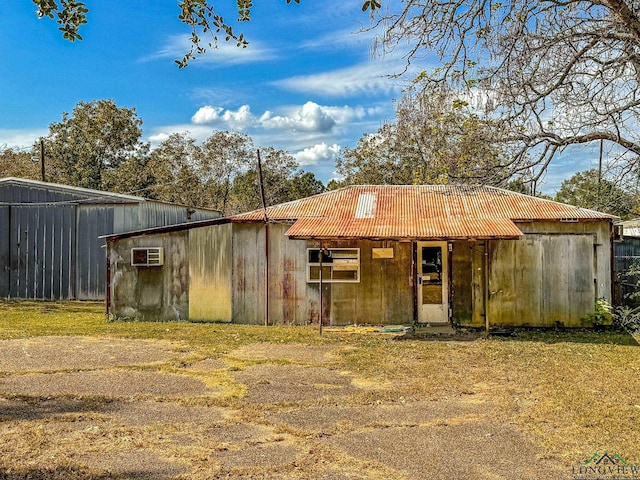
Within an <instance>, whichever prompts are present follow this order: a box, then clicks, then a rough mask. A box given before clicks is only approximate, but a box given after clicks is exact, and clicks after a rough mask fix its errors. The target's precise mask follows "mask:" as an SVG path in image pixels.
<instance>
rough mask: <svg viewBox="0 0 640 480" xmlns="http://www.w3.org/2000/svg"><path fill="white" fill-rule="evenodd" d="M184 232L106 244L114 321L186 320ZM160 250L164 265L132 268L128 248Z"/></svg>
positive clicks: (186, 245) (187, 283)
mask: <svg viewBox="0 0 640 480" xmlns="http://www.w3.org/2000/svg"><path fill="white" fill-rule="evenodd" d="M188 243H189V235H188V232H187V231H181V232H174V233H166V234H162V235H149V236H142V237H132V238H127V239H121V240H119V241H118V242H112V243H110V245H109V260H110V265H111V287H110V288H111V292H110V297H111V303H110V313H111V315H113V317H114V318H116V319H123V320H144V321H177V320H187V319H188V318H189V295H188V292H189V254H188V251H189V246H188ZM133 247H162V248H163V249H164V265H163V266H160V267H134V266H132V265H131V248H133Z"/></svg>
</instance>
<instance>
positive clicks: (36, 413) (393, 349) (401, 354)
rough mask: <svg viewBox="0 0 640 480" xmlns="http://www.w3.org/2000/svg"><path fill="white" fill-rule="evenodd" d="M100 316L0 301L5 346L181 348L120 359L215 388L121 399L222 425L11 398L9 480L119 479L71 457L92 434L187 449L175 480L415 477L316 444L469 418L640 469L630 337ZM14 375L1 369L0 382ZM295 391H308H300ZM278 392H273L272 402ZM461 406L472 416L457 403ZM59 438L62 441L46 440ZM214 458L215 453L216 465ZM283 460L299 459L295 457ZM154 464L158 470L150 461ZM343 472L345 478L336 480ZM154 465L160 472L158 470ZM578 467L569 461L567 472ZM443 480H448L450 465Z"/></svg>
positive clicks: (544, 454)
mask: <svg viewBox="0 0 640 480" xmlns="http://www.w3.org/2000/svg"><path fill="white" fill-rule="evenodd" d="M102 309H103V305H102V304H97V303H43V302H42V303H41V302H22V303H18V302H0V339H3V340H11V339H29V338H33V337H40V336H80V337H89V338H101V339H104V338H119V339H139V340H147V341H150V342H154V341H162V342H165V343H166V342H170V343H171V345H172V352H173V353H172V355H171V358H168V359H167V360H166V361H159V362H155V363H151V364H139V365H130V366H128V367H119V368H120V369H122V368H125V369H129V370H144V371H150V372H153V371H155V372H158V373H169V374H172V375H176V376H184V375H186V376H189V377H191V378H194V379H198V380H199V381H202V382H203V384H204V385H206V386H207V387H210V388H211V389H212V392H213V391H214V390H215V389H217V390H216V393H211V394H210V395H209V396H207V395H202V394H198V395H192V396H189V395H186V394H185V395H184V396H182V397H181V398H174V397H170V398H169V397H162V396H161V395H160V396H157V397H153V396H148V395H147V396H141V397H140V398H132V399H127V400H126V401H127V402H138V403H140V402H142V404H145V405H147V404H149V402H159V403H158V404H166V405H167V407H166V408H167V409H170V408H174V407H171V405H173V406H175V408H193V409H198V408H215V409H219V412H220V415H221V417H222V418H224V419H225V420H224V422H226V423H224V422H223V423H221V424H220V425H217V424H211V425H208V426H206V427H205V426H202V427H199V426H197V425H190V426H183V425H182V424H181V423H180V422H173V423H172V422H168V424H167V425H165V426H163V427H162V428H160V427H159V426H156V425H155V424H153V423H151V424H149V425H144V426H140V427H136V426H127V425H121V424H117V425H115V426H110V424H108V423H105V422H106V420H105V419H106V418H108V414H107V413H105V412H108V406H109V405H110V404H117V403H118V402H122V401H123V400H122V399H117V398H97V397H96V398H95V399H93V400H92V399H91V398H84V399H83V398H79V399H73V398H61V399H47V398H46V396H42V397H37V396H36V397H26V396H23V397H15V398H12V397H11V396H10V395H6V394H5V399H8V400H6V401H12V402H14V403H15V402H17V403H15V405H14V403H11V404H10V405H9V406H6V407H4V410H2V408H3V407H2V405H1V404H0V417H3V412H4V417H3V420H4V421H5V422H4V427H3V428H4V430H3V431H2V432H0V433H1V434H2V435H4V438H6V439H7V441H4V442H3V443H1V444H0V454H1V455H2V461H1V462H0V477H2V474H3V473H5V474H6V472H8V471H13V472H14V473H15V475H14V476H8V477H7V478H29V477H28V475H29V474H33V473H34V472H35V473H43V474H44V473H46V474H47V475H49V476H50V477H51V478H103V476H104V478H120V477H119V476H118V475H119V474H118V473H117V472H118V470H117V469H116V470H115V472H116V473H113V476H110V475H111V473H109V471H110V470H109V468H107V467H105V466H104V465H102V464H97V466H95V468H93V469H91V468H92V467H91V464H88V465H89V467H87V466H86V465H87V464H85V463H82V462H80V463H78V462H79V461H78V462H75V463H74V461H71V460H69V459H68V458H67V456H65V452H68V451H76V450H77V452H76V453H77V454H78V455H80V453H81V452H84V451H85V445H87V442H89V441H90V442H95V448H94V450H96V449H97V450H96V451H99V450H100V449H102V451H109V452H115V453H114V455H116V454H118V455H120V453H118V452H120V451H121V450H122V451H123V452H124V451H125V449H126V448H129V447H128V444H129V442H132V441H133V440H131V439H135V445H136V446H137V447H138V448H140V449H147V450H148V451H149V452H150V453H148V455H152V454H153V455H158V458H163V459H165V461H166V462H169V463H167V465H170V461H174V460H175V459H176V458H177V457H179V458H180V466H181V468H187V469H188V471H189V473H187V474H183V476H182V477H181V476H180V475H182V474H175V472H174V473H172V474H171V475H169V476H168V477H166V478H227V477H225V476H224V475H227V474H229V475H231V476H232V477H234V478H308V474H309V472H311V471H314V472H315V471H320V472H324V474H326V475H327V476H329V477H330V478H365V477H360V476H357V475H358V473H357V472H359V471H360V472H362V471H364V470H362V469H363V468H365V467H366V470H367V472H368V473H367V477H366V478H412V477H413V478H416V477H415V475H412V474H408V473H406V472H404V473H402V475H401V474H400V473H398V471H396V472H395V474H394V471H393V470H390V467H389V466H388V465H386V464H384V462H382V463H381V462H372V461H371V459H367V457H366V456H363V457H358V456H355V454H353V452H351V451H350V452H349V453H348V454H347V453H345V452H343V451H342V450H340V449H337V450H336V446H335V445H333V446H331V448H329V445H327V444H326V443H322V442H324V441H325V437H331V436H332V435H333V436H336V438H338V437H341V436H345V437H344V438H347V437H346V436H347V435H352V436H353V438H354V439H357V438H367V439H368V438H369V437H370V436H373V435H375V434H377V432H378V431H380V432H382V431H386V435H392V434H393V433H394V432H395V430H390V429H391V428H392V427H393V428H395V429H399V428H406V429H407V432H409V431H410V429H411V428H413V429H414V431H415V430H416V429H418V428H420V429H425V431H430V430H428V429H446V428H449V429H450V430H451V431H454V429H455V428H462V427H461V426H460V425H466V424H467V423H470V424H473V422H479V423H478V425H479V426H483V425H485V426H486V425H498V426H500V428H503V429H515V430H514V431H517V432H522V434H523V435H524V438H527V439H530V440H531V442H532V445H534V446H535V449H536V452H537V454H536V455H537V457H538V458H542V459H549V460H550V461H552V462H555V464H557V465H560V466H561V468H565V467H567V468H568V467H569V466H570V465H571V464H573V463H577V462H578V461H583V460H585V459H586V458H588V457H589V456H590V455H591V454H592V453H594V452H599V453H604V452H609V453H618V454H620V455H621V456H622V457H623V458H625V459H626V460H627V461H630V462H633V463H640V435H639V434H638V427H637V425H639V424H640V348H639V347H638V343H637V342H636V340H635V339H634V338H633V337H631V336H630V335H627V334H624V333H621V332H615V331H609V332H592V331H568V332H554V331H522V332H518V334H517V336H516V337H511V338H483V337H481V336H477V337H465V338H463V339H462V340H458V339H456V338H445V337H442V338H426V339H417V338H411V337H408V338H403V339H400V338H399V337H394V336H388V335H382V334H376V333H364V334H353V333H349V334H341V333H339V332H331V333H326V334H325V335H324V336H320V335H319V332H318V329H317V327H289V326H271V327H264V326H242V325H223V324H191V323H118V322H112V323H109V322H107V321H106V320H105V315H104V312H103V310H102ZM325 349H326V352H325ZM306 350H308V355H306V354H305V351H306ZM202 362H205V363H202ZM206 362H212V363H211V365H212V366H211V367H210V368H209V369H207V368H204V367H202V366H201V365H206ZM216 362H217V363H216ZM199 365H200V366H199ZM320 366H321V367H322V368H320ZM270 368H272V369H273V374H271V373H270V372H269V369H270ZM1 369H2V366H1V364H0V370H1ZM314 375H316V376H317V379H316V378H314ZM10 377H11V374H9V373H7V372H1V371H0V380H3V379H5V378H10ZM345 378H346V379H349V382H350V384H349V385H346V384H345V385H344V386H343V383H344V382H343V381H342V380H341V379H345ZM247 379H249V380H247ZM252 379H253V380H252ZM334 380H335V381H334ZM251 381H255V382H256V383H255V384H251V383H250V382H251ZM276 382H279V383H276ZM349 382H347V383H349ZM296 389H298V390H296ZM250 391H253V392H264V395H265V398H264V399H263V398H260V396H259V395H258V396H257V397H256V395H255V394H254V396H253V397H251V396H250V395H248V392H250ZM296 391H300V392H304V393H305V395H306V396H304V395H300V398H299V399H298V400H291V399H292V398H293V399H295V398H296V396H295V392H296ZM269 395H273V396H274V398H276V400H275V401H269V397H268V396H269ZM247 398H253V399H252V400H250V401H247V400H246V399H247ZM277 398H282V399H283V400H282V401H278V400H277ZM0 400H2V396H0ZM21 401H25V402H26V403H25V405H26V406H25V408H26V409H27V410H28V414H27V413H25V412H22V413H19V412H17V410H16V409H19V408H20V405H21V404H20V402H21ZM54 401H58V402H62V403H61V404H64V405H67V404H71V403H73V402H76V403H77V402H80V403H77V406H76V407H73V408H70V407H68V406H66V407H64V408H62V407H60V411H58V410H55V411H54V413H53V414H51V413H50V412H49V410H46V411H44V413H43V410H42V409H43V408H44V407H43V405H48V404H47V402H49V403H50V402H54ZM64 402H67V403H64ZM69 402H71V403H69ZM92 402H93V403H92ZM114 402H115V403H114ZM145 402H146V403H145ZM76 403H73V405H76ZM94 404H95V405H94ZM425 404H426V405H432V406H433V409H432V410H433V411H434V412H440V411H441V410H442V414H440V413H438V414H437V415H436V416H435V417H434V418H431V419H425V420H422V421H421V420H419V418H418V420H415V421H411V422H409V421H408V420H407V419H406V418H405V417H398V418H395V417H390V418H389V419H385V420H384V422H382V421H381V420H379V419H378V420H376V419H370V420H366V418H365V417H364V416H363V417H362V419H360V420H358V417H357V415H358V413H357V412H359V411H362V412H367V415H371V412H372V409H374V408H376V407H380V408H382V407H384V408H386V409H388V411H389V412H391V411H394V410H393V409H395V408H404V407H405V406H410V405H418V406H420V405H425ZM27 407H28V408H27ZM436 407H437V409H441V410H437V409H436ZM463 407H464V408H467V407H468V408H469V409H470V410H469V411H468V412H463V411H462V410H464V408H463ZM47 408H51V407H50V406H49V407H47ZM337 408H339V409H352V410H349V412H351V413H349V415H356V416H355V417H349V418H350V420H349V421H347V420H345V419H344V418H343V419H340V417H339V416H336V415H338V413H339V411H338V410H336V409H337ZM447 409H449V410H450V411H449V410H447ZM461 409H462V410H461ZM427 410H429V409H427ZM194 411H196V410H194ZM216 411H218V410H216ZM318 411H323V412H326V413H325V414H326V415H327V418H328V417H330V416H331V415H334V416H336V422H337V423H334V424H332V425H329V424H327V425H323V424H322V423H319V424H318V425H319V426H318V425H316V426H313V427H305V428H303V427H302V426H297V425H296V424H295V422H294V423H287V422H286V421H284V420H279V421H277V422H276V421H274V420H273V418H276V417H278V416H280V417H278V418H289V417H291V418H294V417H295V418H298V417H297V416H296V415H299V417H300V418H303V419H304V418H313V417H314V416H315V415H316V412H318ZM385 411H387V410H385ZM47 412H48V413H47ZM336 412H338V413H336ZM354 412H355V413H354ZM438 415H439V416H438ZM456 419H458V420H456ZM459 419H465V421H464V422H462V423H461V421H459ZM101 422H102V423H101ZM367 422H369V423H367ZM482 422H485V423H482ZM218 426H219V427H220V429H219V430H216V428H218ZM234 428H235V429H236V430H233V429H234ZM242 428H246V429H248V430H247V431H248V432H253V433H251V434H246V435H245V433H243V432H244V431H240V430H238V429H242ZM465 428H466V427H465ZM469 428H471V427H469ZM478 428H480V427H478ZM483 428H485V427H483ZM486 428H488V427H486ZM212 432H214V433H215V435H214V433H212ZM216 432H218V433H216ZM222 432H225V433H224V435H231V432H237V433H235V434H234V435H237V438H236V437H233V438H231V437H229V438H227V437H225V436H224V435H223V433H222ZM255 432H263V433H264V432H266V433H264V435H265V438H264V439H262V440H255V438H256V437H255V435H256V433H255ZM325 432H329V434H325ZM216 435H218V436H216ZM443 435H446V433H443ZM56 437H59V438H60V439H62V440H64V441H62V442H56V441H53V439H55V438H56ZM348 438H351V437H348ZM372 438H375V437H372ZM248 439H249V440H248ZM336 442H337V444H338V443H340V442H339V441H338V440H336ZM456 442H457V443H456V444H458V445H459V446H460V447H459V448H460V452H448V453H459V454H460V455H467V456H470V461H472V460H473V458H474V455H481V454H482V452H469V451H468V449H467V448H466V447H465V445H466V443H465V442H466V438H459V439H457V440H456ZM343 443H345V444H346V443H349V442H347V441H344V442H343ZM92 445H93V443H92ZM354 448H355V447H354ZM363 448H365V449H366V445H365V447H363ZM389 448H393V447H392V446H390V447H389ZM271 449H273V452H275V453H273V454H274V455H277V452H280V451H282V452H284V453H286V455H284V453H283V457H282V462H281V464H278V465H277V466H274V467H273V471H271V474H272V475H271V476H268V475H267V476H264V477H263V476H261V475H262V474H263V473H264V472H265V471H269V469H268V468H266V467H261V466H260V463H259V461H258V460H256V461H254V462H253V463H252V461H251V459H250V458H249V459H244V458H242V459H241V458H240V457H241V455H242V452H244V451H246V452H247V455H252V454H251V453H250V452H255V455H256V456H257V457H259V458H262V457H260V455H263V454H264V452H271ZM34 452H38V453H37V454H36V453H34ZM167 452H169V453H167ZM211 452H218V453H217V454H216V455H217V456H216V457H215V458H216V460H215V461H214V460H212V459H211V458H212V457H211V455H212V454H211ZM508 454H509V452H506V453H505V455H508ZM86 455H89V454H88V453H87V454H86ZM122 455H124V454H122ZM140 455H142V454H140ZM145 455H146V454H145ZM167 455H168V456H167ZM514 455H515V453H514ZM290 456H293V457H294V460H295V461H293V460H292V461H289V460H287V459H288V458H289V457H290ZM80 457H81V456H80ZM80 457H78V458H80ZM45 458H48V459H54V460H55V461H54V462H53V463H52V464H51V465H52V466H51V467H47V469H46V472H45V470H42V469H40V470H37V469H36V467H35V465H37V464H38V462H39V461H41V460H43V459H45ZM71 458H75V457H73V456H72V457H71ZM82 458H84V457H82ZM146 458H147V457H144V459H146ZM225 459H226V460H225ZM145 461H147V460H145ZM148 461H149V462H150V464H154V462H155V460H154V457H149V459H148ZM225 461H226V462H227V463H226V464H225V463H224V462H225ZM517 461H518V460H517V459H515V460H514V462H517ZM212 462H213V463H212ZM215 462H218V463H215ZM245 462H246V464H247V465H248V466H247V467H246V469H244V468H245V467H244V465H245ZM156 463H158V462H156ZM158 464H159V465H161V464H162V462H159V463H158ZM171 465H173V464H171ZM225 465H226V466H225ZM336 465H337V466H336ZM39 468H41V467H39ZM114 468H115V467H114ZM167 468H168V467H167ZM172 468H173V467H172ZM176 468H177V467H176ZM483 468H486V466H484V467H483ZM3 469H4V470H3ZM87 469H89V470H87ZM243 469H244V470H243ZM318 469H319V470H318ZM332 469H334V470H332ZM335 469H337V470H335ZM359 469H360V470H359ZM168 471H171V470H170V469H169V470H168ZM336 471H340V472H342V473H344V477H341V476H339V475H337V474H336V475H334V476H332V475H333V474H334V473H335V472H336ZM260 472H261V473H260ZM160 473H162V472H160ZM160 473H159V474H158V475H159V476H158V478H162V475H161V474H160ZM449 473H450V472H449ZM494 473H495V472H494ZM569 473H570V471H569V470H567V476H568V474H569ZM350 474H351V475H352V476H351V477H349V475H350ZM502 474H503V475H504V472H503V473H502ZM216 475H218V476H216ZM483 475H484V474H483ZM486 475H487V476H486V477H485V476H482V475H480V474H478V472H476V477H474V478H491V477H490V475H489V473H486ZM507 476H509V475H507ZM125 477H126V475H125ZM3 478H4V477H3ZM145 478H146V477H145ZM318 478H320V477H318ZM423 478H426V477H423ZM434 478H437V477H434ZM441 478H447V477H446V474H445V475H444V476H442V477H441ZM460 478H467V477H460ZM514 478H519V477H514ZM531 478H535V477H531Z"/></svg>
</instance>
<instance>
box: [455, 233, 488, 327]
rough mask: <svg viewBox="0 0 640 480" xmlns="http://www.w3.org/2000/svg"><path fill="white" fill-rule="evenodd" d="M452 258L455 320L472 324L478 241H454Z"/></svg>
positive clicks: (464, 323) (463, 323) (457, 322)
mask: <svg viewBox="0 0 640 480" xmlns="http://www.w3.org/2000/svg"><path fill="white" fill-rule="evenodd" d="M451 246H452V251H451V255H450V256H449V258H450V259H451V291H450V296H451V309H452V315H453V322H454V323H455V324H457V325H471V323H472V321H473V298H474V295H475V294H476V293H475V292H476V289H475V286H474V281H473V280H474V275H473V272H474V269H473V257H474V255H473V254H474V249H477V245H476V242H470V241H456V242H453V243H452V245H451ZM481 291H482V290H481V288H480V292H481Z"/></svg>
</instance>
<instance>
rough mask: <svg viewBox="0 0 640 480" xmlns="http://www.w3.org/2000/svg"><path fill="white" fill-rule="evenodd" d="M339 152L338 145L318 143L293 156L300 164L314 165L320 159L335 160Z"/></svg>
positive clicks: (320, 160)
mask: <svg viewBox="0 0 640 480" xmlns="http://www.w3.org/2000/svg"><path fill="white" fill-rule="evenodd" d="M339 153H340V145H338V144H336V143H334V144H333V145H327V144H326V143H324V142H323V143H320V144H317V145H314V146H313V147H309V148H305V149H304V150H302V151H300V152H298V153H295V154H294V155H293V156H294V157H295V159H296V161H297V162H298V164H300V165H315V164H317V163H320V162H322V161H331V162H333V161H335V159H336V157H337V156H338V154H339Z"/></svg>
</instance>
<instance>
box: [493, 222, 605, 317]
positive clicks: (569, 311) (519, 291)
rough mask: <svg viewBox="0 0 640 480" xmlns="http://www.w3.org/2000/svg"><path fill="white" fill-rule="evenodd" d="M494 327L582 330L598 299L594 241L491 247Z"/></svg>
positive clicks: (542, 238)
mask: <svg viewBox="0 0 640 480" xmlns="http://www.w3.org/2000/svg"><path fill="white" fill-rule="evenodd" d="M489 269H490V271H489V304H488V314H489V322H490V324H491V325H514V326H538V327H540V326H547V327H552V326H556V325H561V326H567V327H579V326H584V325H585V323H584V318H585V316H586V315H588V314H589V313H591V312H593V309H594V302H595V299H596V291H595V282H594V280H595V278H596V270H595V261H594V237H593V235H589V234H585V235H538V234H533V235H527V236H526V237H525V238H524V239H522V240H503V241H491V242H489Z"/></svg>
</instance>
